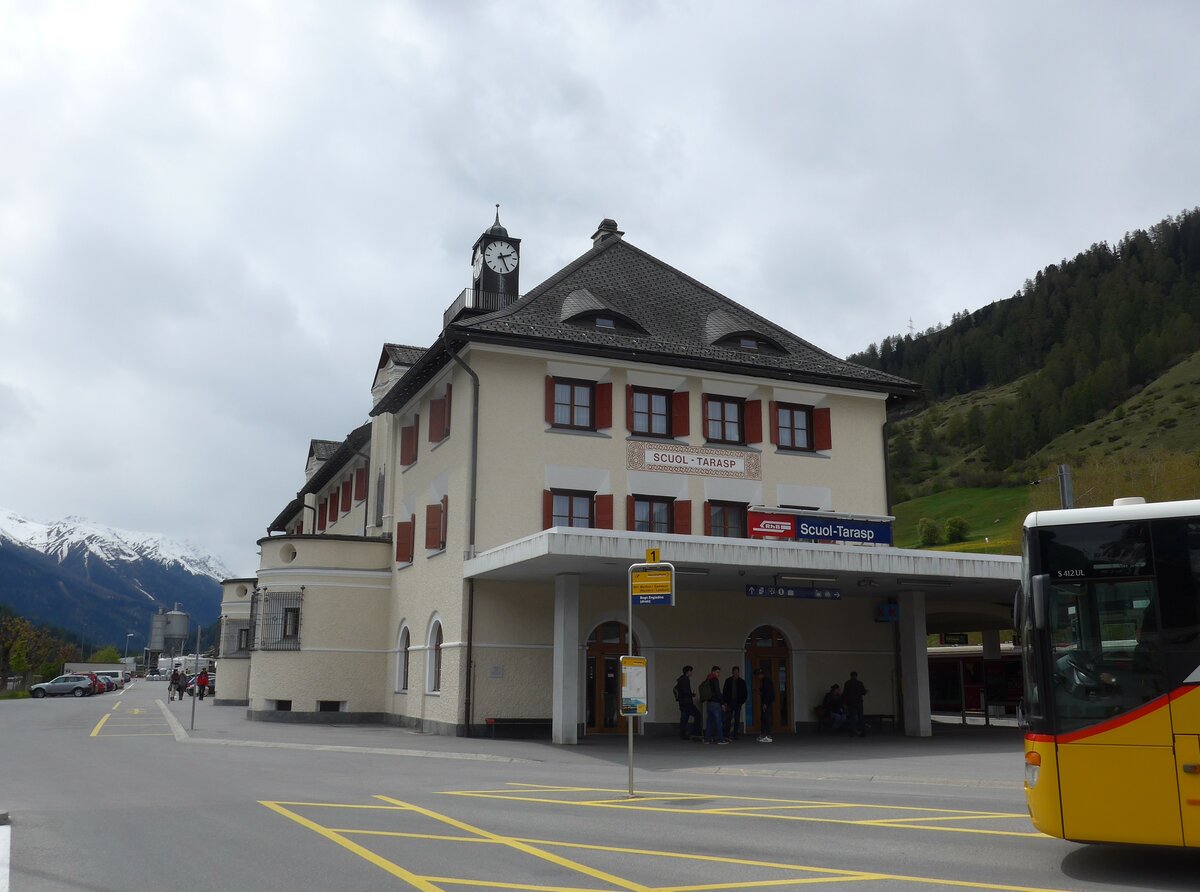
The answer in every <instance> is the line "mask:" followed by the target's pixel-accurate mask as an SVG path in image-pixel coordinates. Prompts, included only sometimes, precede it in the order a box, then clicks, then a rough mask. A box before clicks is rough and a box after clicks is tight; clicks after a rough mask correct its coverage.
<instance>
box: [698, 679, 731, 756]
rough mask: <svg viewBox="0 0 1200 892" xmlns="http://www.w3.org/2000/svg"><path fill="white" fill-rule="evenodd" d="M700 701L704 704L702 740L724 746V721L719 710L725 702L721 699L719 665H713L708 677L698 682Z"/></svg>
mask: <svg viewBox="0 0 1200 892" xmlns="http://www.w3.org/2000/svg"><path fill="white" fill-rule="evenodd" d="M700 702H701V703H703V704H704V742H705V743H716V744H719V745H721V746H724V745H725V744H726V743H728V742H729V741H727V740H726V739H725V729H724V727H723V725H724V721H723V719H722V716H721V711H722V710H723V709H724V706H725V704H724V703H723V702H722V701H721V667H720V666H713V667H712V669H710V670H709V672H708V677H707V678H705V679H704V681H702V682H700Z"/></svg>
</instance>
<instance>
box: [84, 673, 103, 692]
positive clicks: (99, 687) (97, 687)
mask: <svg viewBox="0 0 1200 892" xmlns="http://www.w3.org/2000/svg"><path fill="white" fill-rule="evenodd" d="M83 674H84V675H86V676H87V677H88V678H90V679H91V680H92V693H93V694H103V693H104V692H105V691H107V690H108V688H107V687H105V685H104V682H102V681H101V680H100V676H99V675H97V674H96V673H95V672H84V673H83Z"/></svg>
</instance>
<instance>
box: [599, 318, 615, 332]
mask: <svg viewBox="0 0 1200 892" xmlns="http://www.w3.org/2000/svg"><path fill="white" fill-rule="evenodd" d="M596 328H603V329H605V330H607V331H616V330H617V320H615V319H613V318H612V317H611V316H597V317H596Z"/></svg>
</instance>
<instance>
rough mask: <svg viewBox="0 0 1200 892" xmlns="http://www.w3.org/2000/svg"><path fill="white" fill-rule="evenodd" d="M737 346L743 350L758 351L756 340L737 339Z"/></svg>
mask: <svg viewBox="0 0 1200 892" xmlns="http://www.w3.org/2000/svg"><path fill="white" fill-rule="evenodd" d="M738 346H739V347H741V348H742V349H743V350H757V349H758V339H757V338H738Z"/></svg>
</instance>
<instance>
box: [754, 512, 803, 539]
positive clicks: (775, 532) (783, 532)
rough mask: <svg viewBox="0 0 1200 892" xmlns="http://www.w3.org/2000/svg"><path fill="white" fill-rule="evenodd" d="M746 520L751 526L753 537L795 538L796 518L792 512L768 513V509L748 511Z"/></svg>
mask: <svg viewBox="0 0 1200 892" xmlns="http://www.w3.org/2000/svg"><path fill="white" fill-rule="evenodd" d="M746 521H747V523H748V524H749V526H750V538H751V539H795V538H796V518H795V517H794V516H793V515H791V514H768V513H767V512H766V511H748V512H747V513H746Z"/></svg>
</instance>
